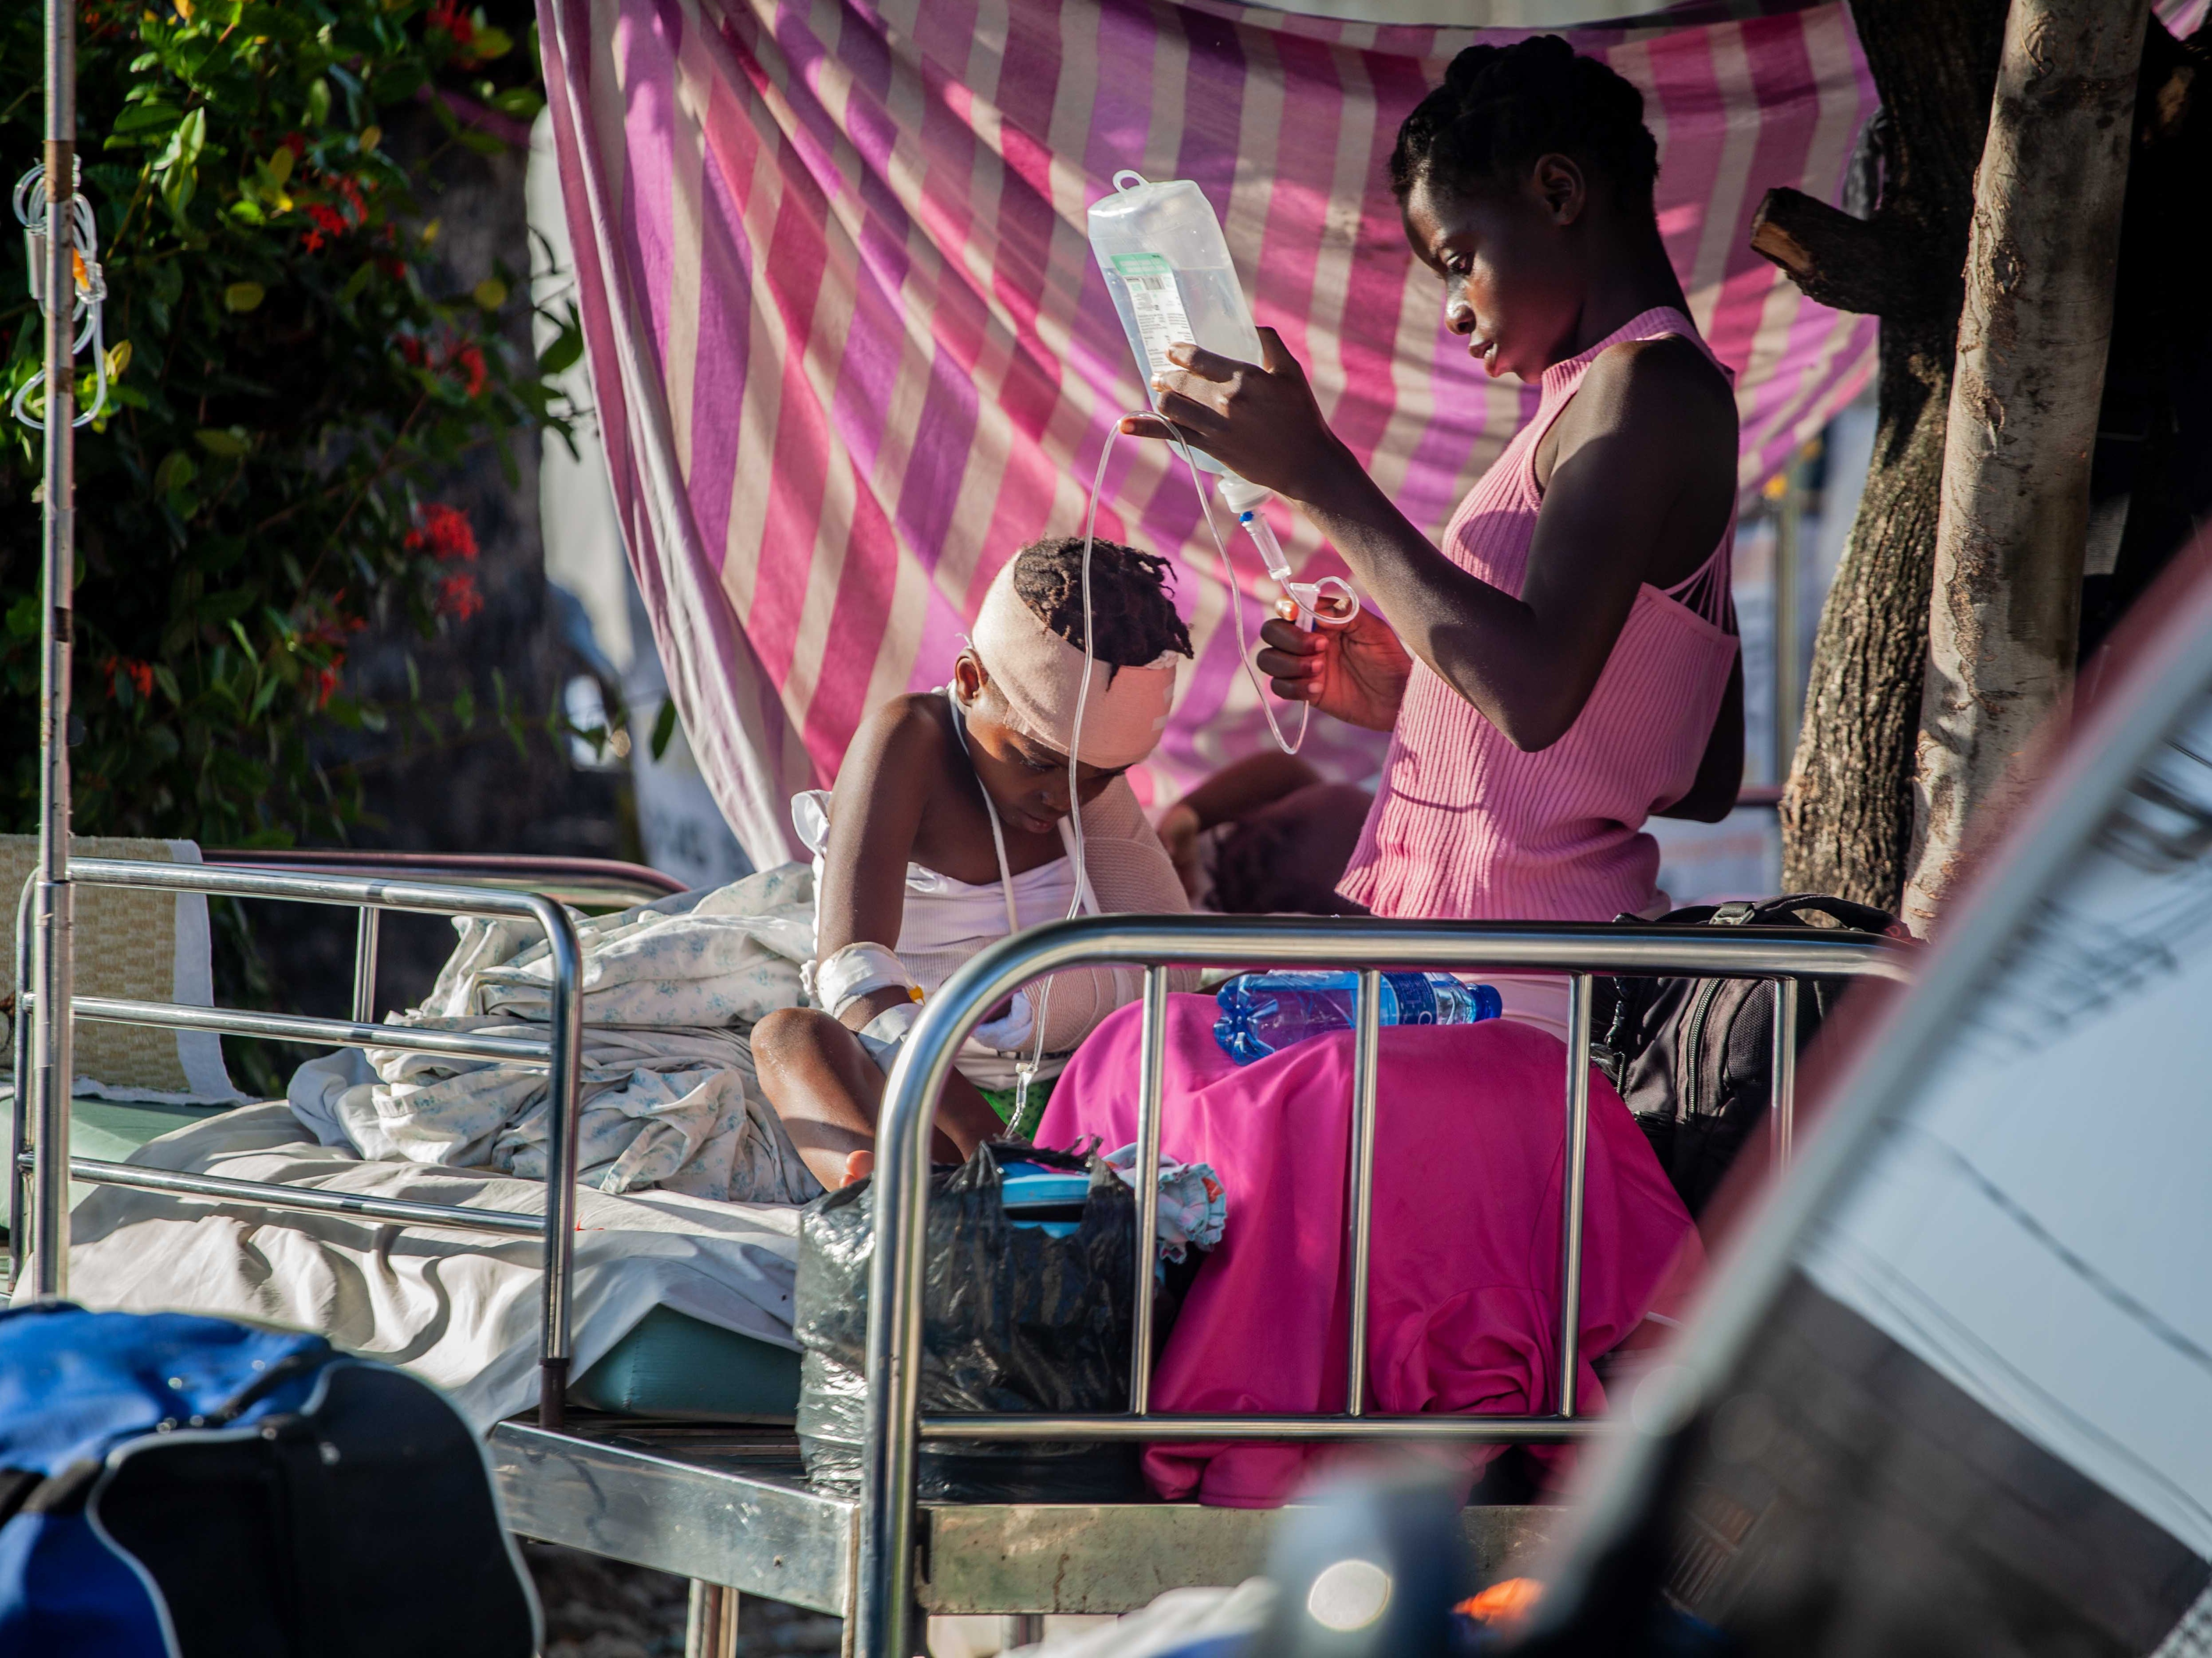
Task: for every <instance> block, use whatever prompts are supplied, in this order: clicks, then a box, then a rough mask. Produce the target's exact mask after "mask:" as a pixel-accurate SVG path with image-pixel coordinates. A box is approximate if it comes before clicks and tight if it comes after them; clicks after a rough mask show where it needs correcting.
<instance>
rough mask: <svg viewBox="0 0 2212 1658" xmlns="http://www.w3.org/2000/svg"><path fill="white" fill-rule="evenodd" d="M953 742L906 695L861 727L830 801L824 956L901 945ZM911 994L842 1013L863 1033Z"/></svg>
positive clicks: (818, 936) (818, 911)
mask: <svg viewBox="0 0 2212 1658" xmlns="http://www.w3.org/2000/svg"><path fill="white" fill-rule="evenodd" d="M944 741H945V738H944V732H943V731H942V730H941V729H940V727H939V726H938V724H937V722H936V721H935V720H932V719H930V718H929V717H928V715H927V714H926V713H923V712H921V710H919V709H916V708H914V707H912V705H910V704H909V703H908V702H906V701H895V702H890V703H886V704H885V705H884V707H882V708H878V709H877V710H876V711H875V713H873V714H871V715H869V716H868V718H867V719H866V720H863V721H862V722H861V725H860V730H859V731H858V732H854V737H853V743H852V746H851V747H850V748H848V750H846V751H845V763H844V764H843V765H842V766H841V767H840V768H838V771H837V785H836V788H835V789H834V790H832V791H831V793H830V797H829V842H828V844H827V845H826V846H825V847H823V855H822V890H821V891H820V892H819V893H817V895H816V897H815V922H814V927H815V932H814V950H815V959H816V960H817V961H827V960H828V959H829V957H831V956H832V955H833V954H835V953H836V951H838V950H842V949H843V948H844V947H845V946H846V945H847V944H857V943H860V942H863V941H866V942H870V943H874V944H881V945H883V946H884V948H885V949H887V950H888V949H892V948H895V947H896V944H898V937H899V928H900V926H901V924H902V922H903V921H904V920H905V918H906V866H907V863H908V860H909V859H911V858H912V856H913V853H914V841H915V834H916V832H917V831H918V830H919V829H920V827H921V814H922V808H923V806H924V805H925V804H926V803H927V800H928V799H929V792H930V787H931V784H932V781H933V779H934V778H935V777H936V776H937V775H938V774H940V773H941V772H942V771H943V770H944V768H945V756H944V754H943V751H942V750H943V748H944ZM904 999H906V994H905V993H904V992H903V991H902V990H898V989H896V988H886V989H883V990H879V991H877V992H875V993H872V994H871V995H868V996H864V997H862V998H861V999H860V1000H859V1001H857V1002H855V1003H854V1005H853V1006H852V1007H850V1008H849V1009H848V1010H847V1011H846V1012H845V1013H844V1014H843V1015H842V1016H841V1017H842V1019H843V1022H844V1023H846V1024H847V1025H848V1026H851V1027H852V1028H853V1029H860V1026H862V1025H864V1024H866V1023H867V1022H868V1021H869V1020H870V1019H872V1018H873V1017H875V1016H876V1015H877V1014H878V1013H881V1012H882V1011H884V1009H885V1008H888V1007H893V1006H896V1005H897V1004H898V1003H899V1002H900V1001H902V1000H904Z"/></svg>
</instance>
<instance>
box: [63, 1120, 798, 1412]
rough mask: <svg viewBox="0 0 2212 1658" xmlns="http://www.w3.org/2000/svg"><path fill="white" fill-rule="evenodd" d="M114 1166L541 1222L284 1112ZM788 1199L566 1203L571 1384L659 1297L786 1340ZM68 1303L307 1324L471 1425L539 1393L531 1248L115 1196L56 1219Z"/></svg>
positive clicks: (489, 1185)
mask: <svg viewBox="0 0 2212 1658" xmlns="http://www.w3.org/2000/svg"><path fill="white" fill-rule="evenodd" d="M130 1161H131V1162H132V1163H142V1164H146V1165H149V1166H151V1167H154V1168H160V1169H179V1170H185V1171H189V1172H191V1173H195V1174H216V1175H230V1176H232V1177H234V1178H236V1179H241V1180H253V1181H276V1182H280V1183H283V1184H289V1185H301V1186H313V1187H325V1188H327V1189H331V1190H339V1191H346V1192H354V1193H362V1194H364V1195H374V1196H377V1197H385V1198H404V1199H413V1200H415V1201H417V1202H424V1203H437V1204H447V1205H453V1206H463V1207H468V1208H480V1209H509V1210H520V1211H526V1212H541V1211H542V1209H543V1206H544V1187H543V1186H542V1185H541V1184H539V1183H538V1182H537V1181H525V1180H518V1179H514V1178H513V1177H511V1176H507V1175H490V1174H484V1173H479V1172H477V1171H474V1170H470V1169H445V1168H438V1167H434V1166H428V1165H425V1164H421V1163H368V1162H364V1161H362V1159H361V1158H360V1157H356V1156H355V1155H354V1154H353V1153H352V1152H351V1151H348V1150H346V1149H343V1148H341V1147H333V1146H324V1145H315V1144H314V1143H313V1141H311V1140H308V1139H305V1138H304V1135H303V1131H302V1130H301V1126H300V1124H299V1122H298V1121H297V1120H296V1119H295V1118H294V1117H293V1115H292V1114H291V1112H290V1110H289V1108H287V1107H286V1106H285V1105H284V1104H283V1103H282V1102H273V1103H270V1104H264V1105H249V1106H244V1107H241V1108H239V1109H237V1110H234V1111H228V1112H225V1113H223V1114H221V1115H219V1116H216V1117H211V1118H210V1119H208V1120H207V1121H204V1122H200V1123H197V1124H194V1125H192V1126H191V1127H185V1128H181V1129H179V1130H177V1131H176V1132H175V1133H169V1134H165V1135H163V1136H162V1137H161V1138H160V1139H156V1140H154V1141H152V1142H150V1143H149V1144H148V1145H145V1146H144V1147H143V1148H142V1149H141V1150H140V1151H137V1153H136V1154H135V1155H133V1156H132V1157H131V1158H130ZM71 1226H72V1235H71V1236H72V1248H71V1249H70V1297H71V1298H72V1299H74V1300H76V1301H78V1302H81V1303H83V1304H84V1305H86V1306H88V1307H95V1308H103V1309H106V1308H112V1309H128V1310H131V1311H137V1312H151V1311H157V1310H176V1311H191V1312H203V1313H213V1314H221V1315H228V1316H231V1317H238V1318H249V1319H254V1320H258V1321H262V1322H265V1323H274V1324H283V1325H289V1326H293V1327H298V1328H304V1329H310V1330H315V1331H319V1332H320V1333H322V1334H325V1335H326V1336H328V1337H329V1338H330V1339H331V1340H332V1341H333V1342H334V1343H336V1344H337V1345H339V1346H341V1347H343V1348H345V1349H347V1350H348V1351H353V1352H357V1353H361V1354H363V1355H366V1356H368V1357H374V1358H380V1359H384V1360H386V1361H388V1362H390V1363H395V1364H398V1365H401V1366H403V1367H404V1368H405V1369H407V1370H410V1371H412V1372H413V1373H414V1374H416V1375H417V1376H421V1377H422V1379H423V1380H425V1381H427V1382H432V1383H434V1384H435V1385H436V1386H438V1387H441V1388H444V1389H445V1390H446V1391H447V1394H450V1395H451V1397H452V1398H453V1402H454V1404H455V1405H456V1406H459V1408H460V1410H461V1412H462V1413H463V1414H464V1415H465V1416H467V1417H468V1418H469V1419H470V1420H471V1422H473V1423H475V1424H477V1427H478V1429H479V1430H489V1427H490V1426H491V1424H493V1423H495V1422H496V1421H498V1420H499V1419H500V1418H502V1417H507V1416H511V1415H513V1414H514V1413H515V1412H519V1411H523V1410H526V1409H527V1408H529V1407H530V1406H532V1405H533V1404H535V1403H536V1402H537V1399H538V1369H537V1361H538V1338H539V1315H538V1298H539V1285H540V1282H541V1277H542V1272H541V1266H540V1260H541V1254H540V1248H539V1245H538V1242H537V1241H536V1240H535V1239H525V1238H510V1237H501V1236H497V1235H495V1234H489V1233H482V1232H464V1231H453V1230H436V1229H430V1228H422V1227H399V1226H395V1225H392V1224H388V1223H384V1222H380V1221H374V1220H367V1219H356V1218H350V1217H337V1216H325V1215H305V1214H292V1213H282V1212H275V1211H270V1210H265V1209H258V1208H253V1207H249V1206H224V1205H220V1204H218V1203H216V1202H215V1201H214V1200H212V1199H194V1198H176V1197H170V1196H167V1195H164V1194H162V1193H154V1192H141V1191H134V1190H131V1189H130V1188H127V1187H115V1186H106V1187H100V1189H99V1190H98V1191H96V1192H94V1193H93V1194H92V1195H91V1196H90V1197H88V1198H87V1199H85V1200H84V1201H83V1203H82V1204H81V1205H79V1206H77V1208H76V1212H75V1214H74V1216H73V1217H72V1219H71ZM798 1255H799V1209H798V1208H796V1207H794V1206H783V1205H771V1204H738V1203H718V1202H714V1201H712V1200H709V1199H703V1198H690V1197H684V1196H681V1195H678V1194H676V1193H662V1192H656V1191H647V1192H634V1193H626V1194H624V1195H622V1196H619V1197H617V1196H610V1195H608V1194H605V1193H599V1192H592V1191H589V1190H583V1191H580V1192H579V1193H577V1236H576V1250H575V1280H574V1282H575V1298H574V1309H575V1311H574V1326H573V1329H574V1359H573V1363H572V1366H571V1374H572V1375H581V1374H582V1373H583V1372H584V1371H585V1370H587V1369H588V1368H589V1367H590V1366H591V1365H592V1363H594V1362H595V1361H596V1360H597V1359H598V1358H599V1357H600V1356H601V1355H602V1354H604V1353H605V1352H606V1351H607V1350H608V1349H609V1348H611V1347H612V1346H613V1345H615V1343H616V1342H617V1341H619V1340H620V1339H622V1338H623V1335H625V1334H626V1333H628V1332H629V1328H630V1327H631V1326H632V1325H634V1324H635V1323H636V1322H637V1321H638V1320H639V1319H640V1318H642V1317H643V1316H644V1315H645V1314H646V1312H647V1309H650V1308H653V1307H654V1306H656V1305H659V1306H666V1307H668V1308H671V1309H673V1310H674V1311H677V1312H679V1313H684V1314H688V1315H690V1316H691V1317H693V1318H696V1319H700V1320H702V1321H705V1322H707V1323H708V1324H714V1325H718V1326H720V1327H722V1328H724V1329H729V1330H735V1331H738V1332H739V1333H743V1334H745V1335H749V1336H754V1337H757V1338H758V1339H762V1340H764V1341H769V1342H773V1343H775V1344H777V1345H781V1346H785V1347H794V1346H796V1345H797V1344H796V1343H795V1342H794V1341H793V1338H792V1333H791V1304H792V1281H793V1274H794V1272H795V1269H796V1265H797V1261H798Z"/></svg>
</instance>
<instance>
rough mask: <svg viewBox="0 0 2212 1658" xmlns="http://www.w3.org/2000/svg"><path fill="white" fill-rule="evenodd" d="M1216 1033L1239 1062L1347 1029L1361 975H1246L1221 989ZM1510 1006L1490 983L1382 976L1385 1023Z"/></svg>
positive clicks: (1472, 1019)
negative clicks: (1506, 1004) (1464, 982)
mask: <svg viewBox="0 0 2212 1658" xmlns="http://www.w3.org/2000/svg"><path fill="white" fill-rule="evenodd" d="M1214 1000H1215V1001H1216V1002H1217V1003H1218V1005H1219V1006H1220V1008H1221V1017H1220V1018H1218V1019H1217V1020H1216V1021H1215V1022H1214V1025H1213V1039H1214V1040H1215V1041H1216V1042H1219V1043H1220V1044H1221V1051H1222V1052H1223V1053H1225V1054H1227V1055H1228V1056H1229V1057H1230V1058H1231V1059H1232V1060H1236V1061H1237V1064H1239V1065H1249V1064H1251V1063H1252V1061H1253V1060H1264V1059H1266V1058H1267V1055H1269V1054H1278V1053H1280V1052H1281V1051H1282V1050H1283V1049H1284V1048H1288V1047H1289V1046H1291V1043H1293V1042H1304V1041H1305V1040H1306V1038H1307V1037H1309V1036H1324V1035H1328V1033H1329V1032H1330V1031H1332V1030H1349V1029H1352V1023H1353V1021H1354V1019H1355V1018H1356V1017H1357V1010H1358V1005H1359V975H1358V974H1357V973H1246V974H1242V975H1238V976H1237V977H1236V978H1234V979H1231V981H1229V982H1228V983H1227V984H1225V985H1224V986H1222V987H1221V988H1220V990H1219V991H1218V992H1217V993H1215V996H1214ZM1503 1011H1504V1004H1503V1003H1501V1002H1500V1001H1499V999H1498V993H1497V991H1495V990H1493V989H1492V987H1490V986H1488V985H1470V984H1462V983H1461V982H1460V981H1458V980H1457V979H1455V978H1453V977H1452V976H1451V975H1449V973H1386V974H1384V975H1383V1009H1382V1023H1384V1024H1474V1023H1476V1022H1477V1021H1479V1020H1482V1019H1494V1018H1496V1017H1498V1015H1499V1014H1500V1013H1502V1012H1503Z"/></svg>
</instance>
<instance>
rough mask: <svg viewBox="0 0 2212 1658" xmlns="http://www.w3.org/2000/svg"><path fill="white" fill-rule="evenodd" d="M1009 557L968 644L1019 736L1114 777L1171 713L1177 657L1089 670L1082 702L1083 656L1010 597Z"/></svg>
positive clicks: (1153, 742) (1151, 743)
mask: <svg viewBox="0 0 2212 1658" xmlns="http://www.w3.org/2000/svg"><path fill="white" fill-rule="evenodd" d="M1018 562H1020V561H1019V559H1018V558H1010V559H1008V560H1007V561H1006V563H1005V564H1004V565H1003V566H1001V567H1000V570H999V574H998V575H997V576H996V577H995V578H994V580H992V583H991V587H990V591H989V592H987V593H985V594H984V595H983V608H982V610H981V612H979V613H978V614H977V616H976V617H975V633H974V635H973V639H974V641H975V654H976V655H977V656H978V657H979V658H981V660H982V664H983V668H984V671H985V672H987V673H988V674H989V675H990V677H991V683H993V684H994V685H996V686H997V687H998V688H999V693H1000V696H1001V697H1002V698H1003V699H1004V700H1005V701H1006V707H1007V709H1008V711H1009V714H1010V715H1011V717H1010V718H1009V719H1008V720H1007V722H1006V723H1007V724H1009V725H1010V726H1012V727H1013V728H1014V729H1015V730H1016V731H1018V732H1021V733H1022V735H1023V736H1024V737H1027V738H1030V739H1031V740H1032V741H1034V742H1038V743H1042V744H1045V745H1046V746H1048V747H1049V748H1051V749H1053V750H1055V751H1057V752H1059V753H1062V754H1069V755H1072V756H1074V757H1075V758H1078V759H1079V760H1081V761H1082V762H1084V763H1085V765H1091V766H1098V767H1101V768H1105V769H1107V770H1114V769H1116V768H1120V767H1122V766H1133V765H1134V764H1136V763H1137V762H1138V761H1139V760H1142V759H1143V758H1144V757H1145V756H1146V755H1148V754H1150V753H1151V752H1152V750H1153V749H1154V747H1155V746H1157V745H1158V743H1159V740H1160V732H1162V731H1163V730H1164V729H1165V727H1166V726H1167V723H1168V712H1169V710H1170V708H1173V707H1174V706H1175V689H1176V660H1177V659H1176V653H1174V652H1172V651H1169V652H1164V653H1162V654H1161V655H1160V656H1159V658H1158V659H1157V660H1155V661H1153V662H1151V663H1148V664H1146V665H1145V666H1143V667H1128V668H1112V667H1109V666H1108V665H1106V664H1105V663H1103V662H1097V661H1094V662H1092V663H1091V694H1090V695H1089V696H1088V697H1083V696H1082V692H1083V671H1084V661H1085V658H1084V653H1083V652H1082V651H1080V650H1079V649H1078V648H1077V647H1074V646H1073V645H1071V644H1069V643H1068V642H1067V641H1066V640H1065V639H1062V638H1061V637H1060V635H1058V634H1056V633H1054V632H1053V630H1052V629H1049V628H1048V627H1046V626H1045V624H1044V620H1043V618H1042V617H1041V616H1038V615H1037V613H1036V611H1035V610H1031V609H1030V607H1029V606H1028V605H1027V604H1024V602H1023V600H1022V598H1021V595H1020V594H1018V593H1017V592H1015V591H1014V566H1015V565H1016V564H1017V563H1018ZM1079 697H1080V698H1081V699H1082V701H1083V732H1082V736H1081V738H1080V740H1079V742H1078V741H1077V740H1076V739H1075V738H1074V735H1073V733H1074V729H1075V706H1076V702H1077V700H1078V699H1079Z"/></svg>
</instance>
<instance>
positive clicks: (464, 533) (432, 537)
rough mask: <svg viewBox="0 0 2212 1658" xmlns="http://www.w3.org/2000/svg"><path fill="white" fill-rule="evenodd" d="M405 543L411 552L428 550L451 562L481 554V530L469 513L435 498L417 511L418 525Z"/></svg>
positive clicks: (435, 556)
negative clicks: (474, 527)
mask: <svg viewBox="0 0 2212 1658" xmlns="http://www.w3.org/2000/svg"><path fill="white" fill-rule="evenodd" d="M404 545H405V547H406V549H407V550H408V551H409V552H410V553H428V554H429V555H430V556H431V557H433V558H435V559H438V560H441V561H442V562H447V563H451V562H454V561H455V560H460V561H463V562H465V561H467V560H470V559H472V558H474V557H475V556H477V532H476V531H475V530H474V529H473V528H472V527H471V525H470V524H469V519H468V514H467V513H463V512H461V511H459V509H458V508H456V507H447V506H444V505H442V504H441V503H440V502H437V501H431V502H429V503H428V504H427V505H425V506H423V507H418V508H417V509H416V513H415V527H414V528H413V529H411V530H410V531H408V532H407V539H406V541H405V543H404ZM450 579H451V578H449V580H450ZM460 579H461V580H467V578H465V577H464V578H460ZM471 591H473V588H472V589H471ZM477 602H478V603H479V604H481V603H482V602H483V601H482V600H478V601H477Z"/></svg>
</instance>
